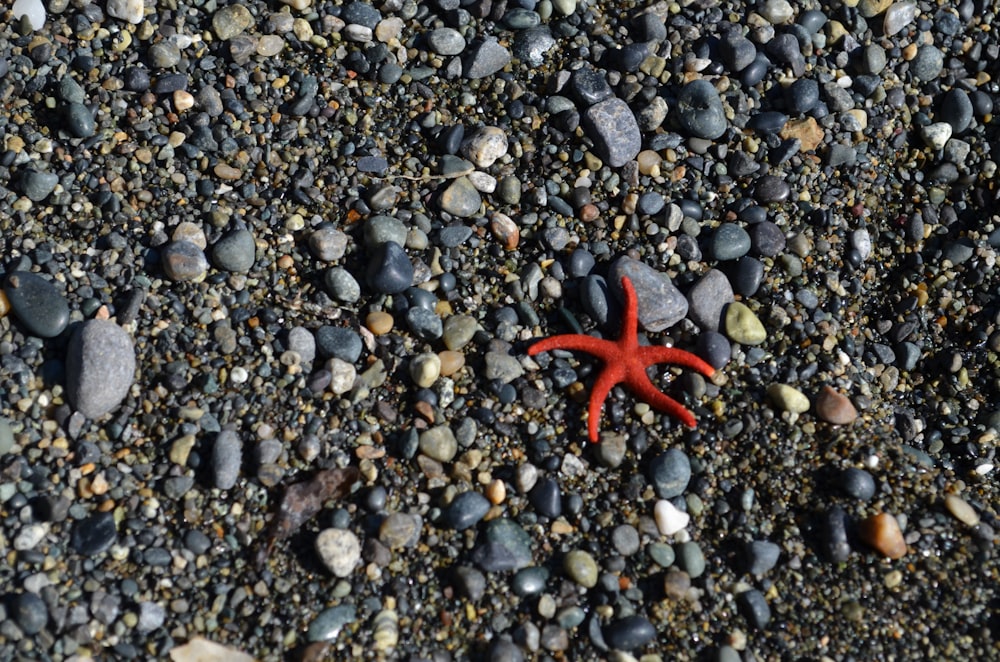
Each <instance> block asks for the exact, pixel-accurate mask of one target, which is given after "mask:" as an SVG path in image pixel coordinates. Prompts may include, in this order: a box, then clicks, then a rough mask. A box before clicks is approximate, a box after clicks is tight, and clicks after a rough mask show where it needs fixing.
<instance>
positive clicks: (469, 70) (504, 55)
mask: <svg viewBox="0 0 1000 662" xmlns="http://www.w3.org/2000/svg"><path fill="white" fill-rule="evenodd" d="M510 60H511V54H510V51H508V50H507V49H506V48H504V47H503V46H501V45H500V43H499V42H498V41H497V39H496V37H487V38H486V39H484V40H483V41H481V42H479V43H477V44H473V45H472V46H471V47H470V48H468V49H466V51H465V55H464V56H463V58H462V75H463V76H464V77H465V78H469V79H475V78H485V77H486V76H492V75H493V74H495V73H496V72H498V71H500V70H501V69H503V68H504V67H506V66H507V65H508V64H510Z"/></svg>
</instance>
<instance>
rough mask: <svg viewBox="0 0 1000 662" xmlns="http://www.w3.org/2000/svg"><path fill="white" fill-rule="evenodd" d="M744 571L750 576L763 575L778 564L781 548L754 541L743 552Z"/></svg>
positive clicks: (773, 544)
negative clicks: (744, 560)
mask: <svg viewBox="0 0 1000 662" xmlns="http://www.w3.org/2000/svg"><path fill="white" fill-rule="evenodd" d="M744 554H745V558H746V570H747V572H748V573H750V574H751V575H758V576H759V575H763V574H764V573H766V572H768V571H769V570H771V568H773V567H774V566H775V565H776V564H777V563H778V557H779V556H780V555H781V547H779V546H778V545H776V544H775V543H773V542H770V541H767V540H754V541H752V542H750V543H748V544H747V546H746V550H745V552H744Z"/></svg>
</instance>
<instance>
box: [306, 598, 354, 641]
mask: <svg viewBox="0 0 1000 662" xmlns="http://www.w3.org/2000/svg"><path fill="white" fill-rule="evenodd" d="M357 618H358V610H357V607H355V606H354V605H353V604H352V603H349V602H348V603H344V604H341V605H337V606H336V607H330V608H329V609H324V610H323V611H321V612H320V613H319V614H317V616H316V618H314V619H313V621H312V622H311V623H310V624H309V627H308V628H307V629H306V639H307V640H308V641H311V642H317V641H332V640H333V639H336V638H337V635H339V634H340V631H341V630H343V629H344V627H346V626H348V625H350V624H351V623H353V622H354V621H356V620H357Z"/></svg>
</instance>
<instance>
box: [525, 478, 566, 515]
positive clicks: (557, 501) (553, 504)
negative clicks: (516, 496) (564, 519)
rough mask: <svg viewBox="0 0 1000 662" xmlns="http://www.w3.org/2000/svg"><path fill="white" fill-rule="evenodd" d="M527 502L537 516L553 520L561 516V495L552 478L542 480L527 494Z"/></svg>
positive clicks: (557, 484) (557, 485)
mask: <svg viewBox="0 0 1000 662" xmlns="http://www.w3.org/2000/svg"><path fill="white" fill-rule="evenodd" d="M528 500H529V501H530V502H531V505H532V506H533V507H534V508H535V510H536V511H537V512H538V514H539V515H542V516H543V517H548V518H551V519H555V518H557V517H559V516H560V515H561V514H562V494H561V492H560V490H559V483H557V482H556V481H555V480H553V479H552V478H542V479H540V480H539V481H538V482H537V483H535V486H534V487H533V488H531V492H529V493H528Z"/></svg>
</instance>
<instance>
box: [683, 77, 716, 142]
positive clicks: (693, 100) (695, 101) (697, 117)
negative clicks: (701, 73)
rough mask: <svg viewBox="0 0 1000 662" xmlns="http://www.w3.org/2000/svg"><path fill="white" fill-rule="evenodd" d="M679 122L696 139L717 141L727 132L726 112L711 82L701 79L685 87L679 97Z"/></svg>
mask: <svg viewBox="0 0 1000 662" xmlns="http://www.w3.org/2000/svg"><path fill="white" fill-rule="evenodd" d="M677 121H678V122H679V123H680V125H681V128H682V129H684V131H685V132H687V133H689V134H690V135H692V136H694V137H696V138H704V139H706V140H715V139H716V138H719V137H721V136H722V134H723V133H725V132H726V128H727V126H728V122H727V120H726V111H725V109H724V108H723V107H722V100H721V99H720V98H719V92H718V91H717V90H716V89H715V86H714V85H712V83H711V82H709V81H708V80H705V79H703V78H701V79H698V80H693V81H691V82H690V83H688V84H687V85H685V86H684V88H683V89H682V90H681V93H680V94H679V95H678V97H677Z"/></svg>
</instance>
